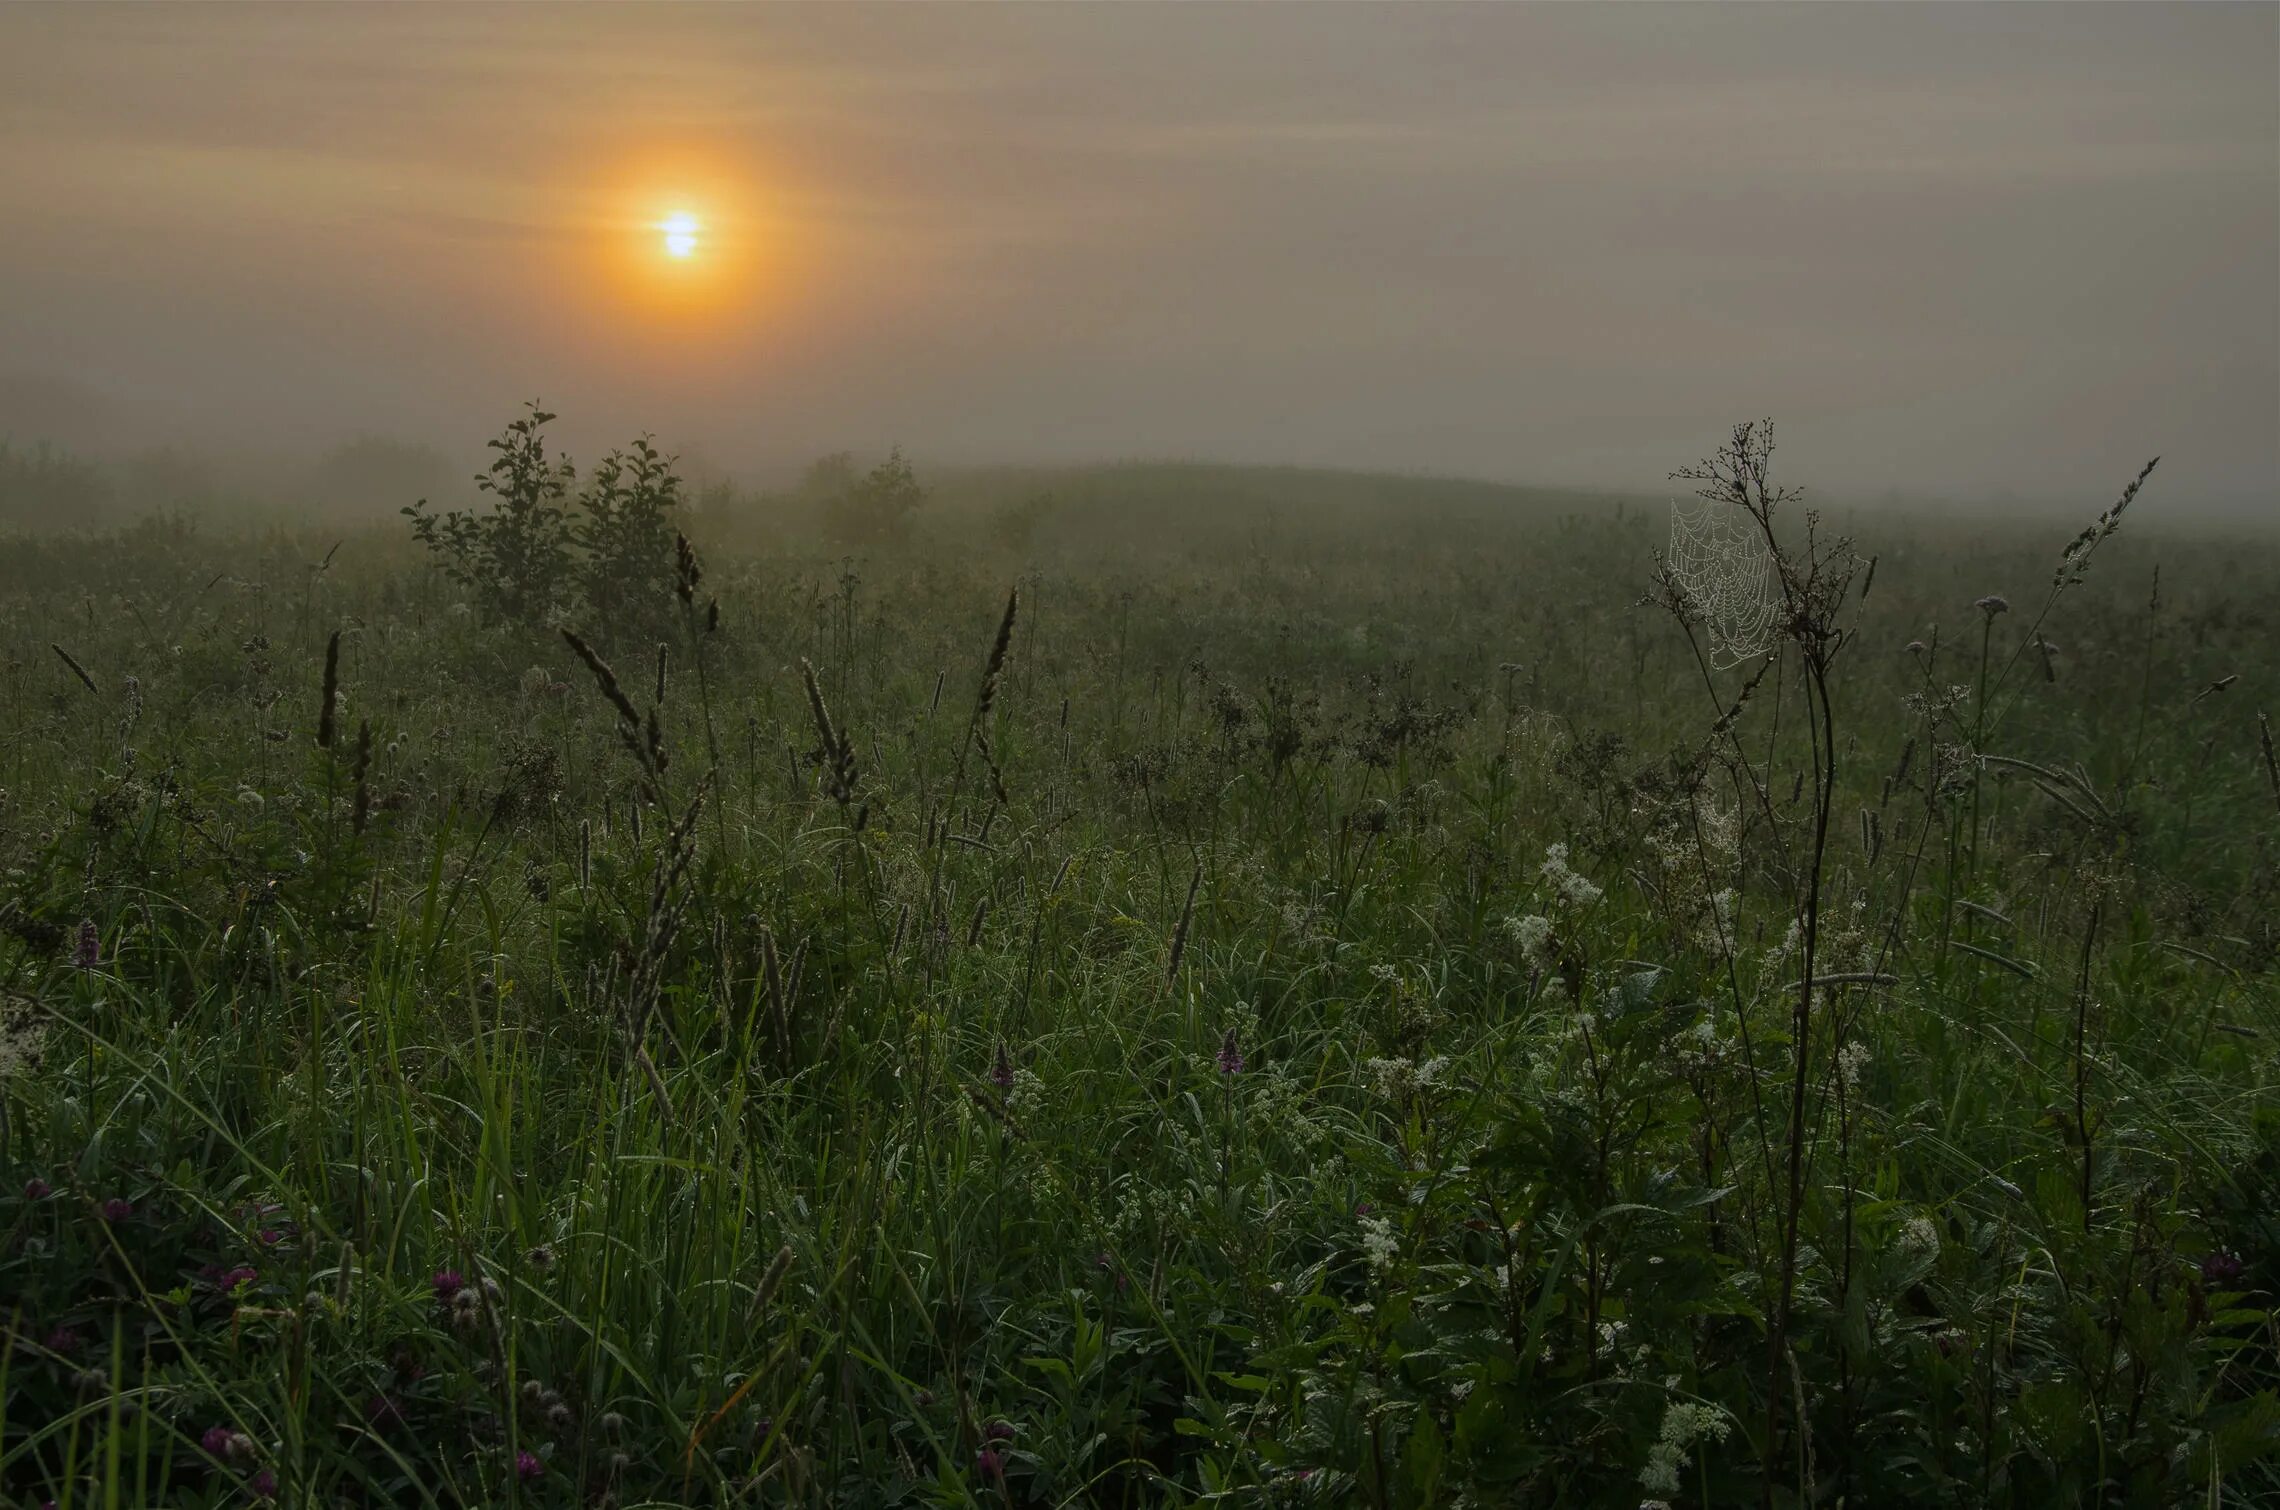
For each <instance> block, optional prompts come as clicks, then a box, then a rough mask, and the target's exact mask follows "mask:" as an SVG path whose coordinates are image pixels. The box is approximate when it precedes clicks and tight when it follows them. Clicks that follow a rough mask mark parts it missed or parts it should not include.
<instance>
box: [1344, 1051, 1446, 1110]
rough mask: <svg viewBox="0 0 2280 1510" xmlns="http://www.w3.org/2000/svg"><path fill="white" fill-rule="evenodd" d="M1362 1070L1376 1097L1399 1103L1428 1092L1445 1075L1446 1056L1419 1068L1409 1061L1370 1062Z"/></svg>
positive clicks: (1429, 1060)
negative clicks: (1367, 1072)
mask: <svg viewBox="0 0 2280 1510" xmlns="http://www.w3.org/2000/svg"><path fill="white" fill-rule="evenodd" d="M1362 1068H1364V1069H1366V1070H1368V1071H1369V1072H1370V1078H1372V1079H1373V1080H1375V1081H1376V1082H1377V1093H1378V1094H1379V1095H1381V1096H1383V1097H1385V1098H1386V1099H1387V1100H1388V1101H1399V1100H1402V1099H1404V1098H1405V1097H1409V1096H1413V1095H1416V1094H1417V1093H1418V1092H1420V1091H1426V1090H1431V1089H1432V1088H1433V1086H1434V1085H1435V1084H1436V1083H1438V1082H1439V1080H1440V1078H1441V1076H1442V1075H1443V1074H1444V1073H1446V1072H1447V1070H1448V1068H1449V1061H1448V1059H1447V1057H1446V1056H1435V1057H1434V1058H1431V1059H1428V1060H1426V1061H1425V1062H1424V1063H1423V1064H1419V1063H1417V1062H1416V1061H1415V1060H1413V1059H1372V1060H1369V1061H1368V1062H1367V1063H1365V1064H1364V1065H1363V1066H1362Z"/></svg>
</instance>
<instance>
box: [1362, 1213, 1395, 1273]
mask: <svg viewBox="0 0 2280 1510" xmlns="http://www.w3.org/2000/svg"><path fill="white" fill-rule="evenodd" d="M1362 1252H1363V1254H1364V1255H1366V1256H1367V1257H1368V1259H1369V1261H1370V1267H1371V1268H1373V1269H1389V1268H1391V1267H1393V1261H1394V1259H1395V1258H1396V1257H1398V1256H1399V1254H1400V1252H1401V1249H1400V1245H1399V1244H1397V1243H1396V1242H1395V1241H1394V1240H1393V1223H1392V1222H1390V1221H1388V1220H1386V1218H1384V1217H1382V1216H1365V1217H1363V1218H1362Z"/></svg>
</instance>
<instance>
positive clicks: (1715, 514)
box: [1668, 499, 1776, 671]
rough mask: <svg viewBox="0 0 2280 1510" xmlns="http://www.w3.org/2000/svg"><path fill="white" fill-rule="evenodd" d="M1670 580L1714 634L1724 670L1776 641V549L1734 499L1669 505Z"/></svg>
mask: <svg viewBox="0 0 2280 1510" xmlns="http://www.w3.org/2000/svg"><path fill="white" fill-rule="evenodd" d="M1668 564H1669V567H1670V576H1671V580H1672V581H1673V582H1675V583H1677V584H1678V588H1679V590H1680V591H1681V592H1683V593H1685V594H1686V598H1687V601H1688V603H1689V604H1691V605H1692V607H1693V608H1694V610H1695V611H1696V612H1697V613H1699V614H1700V615H1701V616H1702V623H1703V626H1704V627H1705V628H1706V629H1707V630H1708V631H1709V633H1710V664H1711V665H1713V666H1715V667H1716V668H1717V669H1719V670H1720V671H1725V670H1728V669H1730V668H1732V667H1735V666H1739V665H1740V664H1741V663H1742V662H1744V661H1749V660H1755V659H1756V658H1757V657H1759V656H1761V655H1763V654H1765V652H1766V650H1767V648H1768V647H1769V646H1770V645H1771V644H1772V643H1773V620H1774V611H1775V606H1776V605H1775V601H1774V593H1773V553H1772V552H1771V551H1769V550H1767V549H1766V544H1765V537H1764V536H1763V535H1762V534H1760V533H1759V531H1758V528H1757V521H1756V520H1754V519H1752V518H1750V516H1749V515H1748V513H1746V512H1745V511H1744V510H1742V509H1740V508H1738V507H1736V506H1735V505H1733V504H1730V503H1715V502H1711V501H1709V500H1704V501H1703V502H1702V503H1700V504H1698V505H1696V506H1694V507H1692V508H1688V507H1687V506H1686V505H1684V504H1681V503H1679V502H1678V501H1676V500H1675V499H1674V500H1672V502H1671V506H1670V555H1669V557H1668Z"/></svg>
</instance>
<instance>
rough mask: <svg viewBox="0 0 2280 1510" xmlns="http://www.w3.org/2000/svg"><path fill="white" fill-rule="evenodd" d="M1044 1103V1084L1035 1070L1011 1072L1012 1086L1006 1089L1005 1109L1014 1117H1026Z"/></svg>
mask: <svg viewBox="0 0 2280 1510" xmlns="http://www.w3.org/2000/svg"><path fill="white" fill-rule="evenodd" d="M1044 1101H1045V1082H1044V1081H1043V1080H1042V1079H1040V1078H1039V1077H1038V1074H1037V1072H1036V1071H1035V1070H1028V1069H1021V1070H1015V1071H1014V1072H1013V1084H1012V1085H1011V1086H1009V1087H1007V1088H1006V1093H1005V1109H1006V1110H1007V1111H1009V1112H1011V1113H1012V1114H1013V1115H1015V1116H1016V1117H1026V1116H1029V1115H1030V1114H1032V1113H1033V1112H1035V1111H1036V1110H1037V1109H1038V1108H1039V1107H1040V1106H1042V1105H1043V1104H1044Z"/></svg>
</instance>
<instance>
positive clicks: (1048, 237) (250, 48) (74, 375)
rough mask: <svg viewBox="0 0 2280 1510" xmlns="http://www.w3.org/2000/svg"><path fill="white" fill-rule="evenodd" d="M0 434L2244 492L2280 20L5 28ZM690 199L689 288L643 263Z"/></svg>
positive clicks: (898, 19) (1564, 17)
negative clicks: (1773, 472)
mask: <svg viewBox="0 0 2280 1510" xmlns="http://www.w3.org/2000/svg"><path fill="white" fill-rule="evenodd" d="M0 44H5V45H0V59H4V61H0V86H4V87H5V90H6V93H7V97H8V99H9V101H10V103H9V105H8V106H7V107H6V108H4V109H0V205H4V206H5V207H6V222H7V224H8V226H9V234H8V235H7V236H6V237H4V238H0V285H4V286H5V287H6V288H8V289H9V290H11V291H12V296H11V297H9V298H7V299H6V300H4V301H0V435H4V436H7V437H10V438H11V439H12V440H13V441H14V442H15V443H18V444H22V443H29V442H34V441H38V440H43V439H46V440H52V441H55V442H56V443H58V444H62V445H65V446H68V447H72V448H76V449H79V450H83V451H86V452H89V453H92V454H123V453H126V452H129V451H132V450H134V449H137V448H142V447H150V446H170V447H178V448H183V449H186V450H191V451H196V452H199V453H201V454H213V455H217V456H222V455H229V454H239V455H253V456H267V455H280V456H293V457H301V458H314V457H317V456H321V455H322V454H324V453H325V452H327V451H328V450H330V449H331V448H332V447H334V446H336V445H338V444H340V443H342V442H345V441H348V440H350V439H352V438H354V437H357V436H360V435H371V436H381V437H388V438H391V439H396V440H401V441H406V442H412V443H417V444H420V445H424V446H430V447H434V448H436V449H437V450H438V451H439V452H440V453H441V454H442V455H443V456H444V457H446V458H448V459H449V460H451V461H452V462H453V463H454V464H456V463H457V462H458V461H459V460H460V459H461V458H463V457H464V458H469V459H472V458H475V457H479V456H480V454H481V446H482V443H483V441H484V440H485V439H487V438H488V437H489V436H490V435H492V434H494V433H495V432H496V431H497V429H498V426H499V425H500V424H501V423H503V422H504V421H505V420H506V419H508V418H510V417H512V416H513V414H515V413H516V412H517V410H518V408H519V406H520V405H521V404H522V403H523V402H524V401H525V400H528V399H531V398H534V397H535V398H540V399H543V400H544V401H545V403H546V404H547V406H548V407H549V408H551V409H554V410H557V411H558V412H559V413H560V414H561V415H562V419H561V421H560V423H559V425H558V426H557V427H556V431H557V434H558V436H559V437H560V438H561V440H562V442H563V444H564V445H565V446H566V447H567V448H568V449H569V450H571V451H572V453H573V454H574V455H576V456H577V457H578V459H579V460H580V461H581V462H585V461H590V460H591V459H593V458H594V457H595V456H596V455H598V454H599V453H600V451H602V450H603V449H605V448H606V447H608V446H611V445H615V444H620V443H622V442H624V441H625V440H627V439H630V438H631V437H632V436H633V435H635V434H639V433H644V432H653V433H655V434H656V435H657V436H658V438H659V440H660V443H661V444H663V445H665V446H666V447H667V448H669V449H673V450H677V451H679V452H681V453H682V454H683V455H684V456H685V457H687V458H689V459H690V460H691V462H692V463H693V464H694V465H695V466H696V467H697V469H698V470H701V471H711V472H715V473H722V474H731V475H735V476H737V477H739V478H747V477H750V478H758V479H775V478H781V477H784V476H787V475H789V474H791V473H792V472H794V471H795V470H796V469H797V468H798V467H799V466H800V465H801V464H802V463H803V462H805V461H806V460H808V459H810V458H812V457H814V456H817V455H820V454H824V453H829V452H836V451H841V450H851V451H855V452H858V453H861V454H865V455H875V454H878V453H883V452H884V451H885V450H886V449H887V448H888V447H889V446H890V445H899V446H901V447H902V448H903V449H904V450H905V451H906V452H907V453H909V454H910V455H911V456H912V457H913V458H914V459H916V460H918V461H919V462H920V463H921V465H924V466H935V467H941V468H975V467H987V466H1009V467H1054V466H1067V465H1075V464H1083V463H1095V462H1118V461H1193V462H1215V463H1229V464H1244V465H1280V466H1298V467H1323V468H1338V469H1356V470H1371V471H1382V472H1390V473H1396V474H1414V475H1428V476H1442V477H1471V478H1481V479H1487V480H1493V481H1498V482H1506V483H1514V484H1522V485H1535V486H1547V487H1564V488H1575V489H1588V490H1593V491H1604V492H1607V493H1611V494H1618V495H1620V494H1642V493H1656V492H1661V491H1665V486H1664V481H1663V479H1664V476H1665V474H1666V473H1667V472H1668V471H1669V470H1670V469H1671V468H1672V467H1674V466H1678V465H1680V464H1683V463H1685V462H1688V461H1691V460H1692V459H1693V458H1695V457H1696V456H1698V455H1700V454H1702V453H1703V452H1705V451H1706V450H1708V449H1709V448H1710V447H1711V446H1713V445H1715V444H1716V443H1717V441H1718V440H1719V439H1720V438H1721V437H1722V436H1723V434H1724V432H1725V430H1726V429H1727V427H1728V426H1729V425H1730V424H1731V423H1732V422H1734V421H1736V420H1740V419H1746V418H1752V417H1756V416H1758V415H1763V414H1770V415H1772V416H1773V417H1774V418H1775V420H1776V422H1777V424H1778V425H1779V427H1780V435H1781V443H1782V448H1783V457H1784V464H1785V470H1787V471H1788V473H1789V474H1790V475H1791V476H1792V477H1793V478H1795V479H1796V480H1798V481H1801V482H1803V483H1804V484H1806V485H1807V486H1808V487H1810V488H1812V489H1813V490H1815V491H1816V492H1818V493H1821V494H1824V495H1828V496H1834V497H1841V498H1855V499H1864V500H1873V499H1877V498H1881V497H1895V498H1906V499H1943V498H1944V499H1969V498H2014V499H2019V500H2026V501H2035V502H2044V501H2054V502H2055V501H2066V502H2069V503H2080V502H2084V501H2098V502H2103V501H2104V500H2106V499H2108V498H2110V496H2111V494H2112V493H2113V491H2114V489H2115V488H2116V487H2118V486H2119V484H2120V482H2121V481H2123V480H2126V479H2127V477H2128V476H2130V475H2132V474H2133V473H2134V472H2135V470H2136V468H2137V467H2138V466H2139V465H2141V464H2142V463H2143V461H2144V460H2145V458H2146V457H2148V456H2150V455H2153V454H2155V453H2157V452H2158V453H2160V454H2162V456H2163V458H2164V460H2163V463H2162V469H2161V474H2160V475H2161V487H2162V495H2163V497H2164V498H2165V500H2167V502H2168V503H2169V504H2171V505H2173V506H2180V507H2186V508H2192V507H2197V506H2198V507H2207V506H2219V507H2229V508H2233V509H2243V508H2269V507H2270V506H2271V504H2272V502H2273V500H2274V499H2275V498H2276V497H2280V449H2276V446H2280V442H2276V439H2275V435H2276V432H2280V426H2276V425H2275V423H2274V417H2275V415H2276V413H2280V272H2276V271H2275V269H2276V268H2280V76H2276V73H2275V66H2274V65H2275V61H2276V57H2280V10H2276V9H2274V8H2272V7H2269V6H2263V7H2223V6H2197V7H2192V8H2189V9H2184V10H2179V9H2174V8H2157V7H2129V6H2113V7H2073V6H2038V7H2032V8H2025V7H2010V8H1996V7H1974V8H1968V9H1966V8H1962V7H1942V8H1937V9H1932V8H1902V7H1888V6H1862V7H1846V8H1844V9H1842V10H1838V9H1835V8H1825V9H1805V8H1762V9H1750V10H1736V9H1727V8H1719V9H1710V8H1669V7H1655V6H1640V7H1623V8H1620V9H1616V8H1603V9H1584V8H1509V9H1500V10H1487V9H1454V8H1439V7H1404V8H1401V9H1400V10H1399V11H1388V10H1359V9H1345V10H1335V11H1329V10H1303V11H1302V10H1297V9H1282V10H1266V11H1257V10H1245V11H1229V10H1213V11H1196V10H1179V11H1172V10H1155V9H1141V8H1129V9H1118V10H1106V9H1089V10H1084V11H1077V12H1054V11H1040V10H1016V9H1010V8H1008V9H989V8H962V7H961V8H941V7H930V8H927V9H925V10H914V9H881V8H865V7H855V8H835V9H831V10H828V11H826V10H778V9H764V8H746V9H736V10H689V9H666V10H658V9H654V8H644V9H642V10H641V11H639V12H638V13H636V12H632V11H627V10H617V9H600V8H590V9H581V10H575V11H531V10H501V9H492V8H483V7H456V8H453V9H450V10H448V11H446V10H439V9H423V10H415V11H393V10H392V11H380V10H348V11H344V10H339V9H327V10H324V11H322V12H318V11H309V10H285V9H265V10H256V9H248V8H204V7H189V8H183V7H173V8H168V9H166V10H140V9H136V10H129V9H85V8H75V9H66V8H61V7H56V8H31V7H24V6H16V7H11V8H8V9H5V10H0ZM668 202H670V203H671V204H675V205H678V204H682V203H687V204H691V205H694V206H695V207H696V209H697V210H698V211H699V212H701V214H702V218H703V220H704V229H705V238H706V239H705V242H704V245H703V249H702V253H701V255H700V257H699V258H698V259H696V262H697V264H698V266H697V273H698V274H699V275H701V278H702V280H703V281H701V282H699V281H696V280H695V279H691V280H689V281H687V282H686V283H685V285H683V286H673V287H668V286H667V285H666V284H664V283H663V282H661V281H659V279H658V277H657V276H656V274H655V270H654V269H651V268H648V267H646V266H645V265H642V264H641V263H640V262H639V261H638V260H637V257H636V253H637V252H639V251H646V249H647V247H648V244H649V243H648V240H647V239H646V232H645V228H646V227H647V226H649V225H650V224H651V222H652V221H653V219H654V217H655V216H656V215H657V214H658V213H660V210H661V207H664V206H667V205H668Z"/></svg>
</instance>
